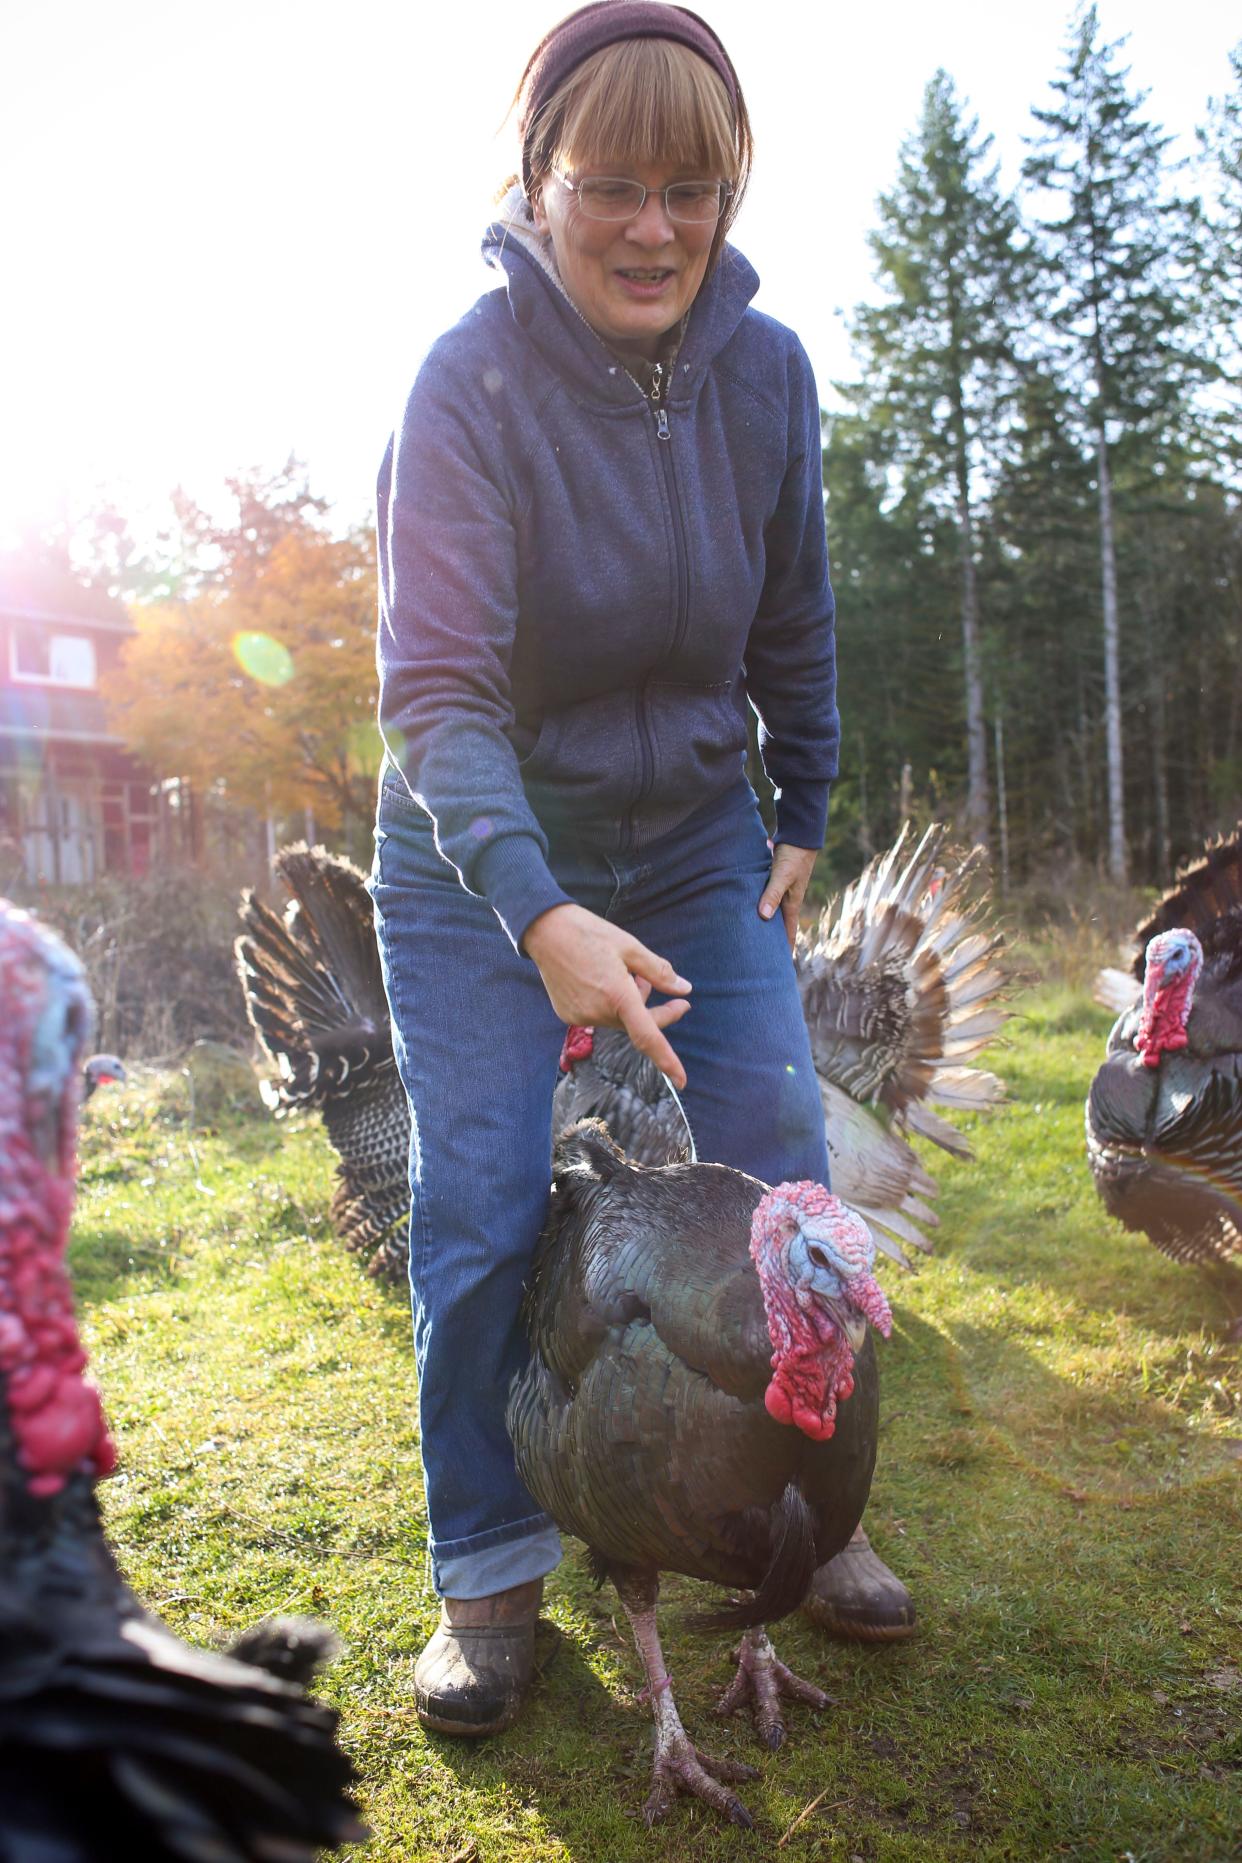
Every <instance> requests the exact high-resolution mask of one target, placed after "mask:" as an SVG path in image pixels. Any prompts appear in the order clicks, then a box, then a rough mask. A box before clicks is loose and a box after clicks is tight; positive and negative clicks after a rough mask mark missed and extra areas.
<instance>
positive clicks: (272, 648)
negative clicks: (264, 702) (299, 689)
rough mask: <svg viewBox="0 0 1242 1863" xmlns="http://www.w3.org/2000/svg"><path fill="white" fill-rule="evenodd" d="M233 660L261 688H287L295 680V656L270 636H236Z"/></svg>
mask: <svg viewBox="0 0 1242 1863" xmlns="http://www.w3.org/2000/svg"><path fill="white" fill-rule="evenodd" d="M233 658H234V659H235V660H236V661H237V664H238V665H239V666H240V667H241V669H242V672H243V673H248V674H249V675H250V677H251V679H254V680H257V681H258V683H259V684H260V685H261V686H287V685H288V683H289V681H290V680H291V679H292V678H293V655H292V654H291V653H290V651H289V649H288V648H287V647H285V646H282V645H281V643H280V641H278V640H273V639H272V637H271V635H270V634H234V636H233Z"/></svg>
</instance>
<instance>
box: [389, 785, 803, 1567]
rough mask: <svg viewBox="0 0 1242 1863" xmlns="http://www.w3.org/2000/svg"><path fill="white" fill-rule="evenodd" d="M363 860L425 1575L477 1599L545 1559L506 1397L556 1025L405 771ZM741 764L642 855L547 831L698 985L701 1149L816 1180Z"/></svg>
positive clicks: (563, 871)
mask: <svg viewBox="0 0 1242 1863" xmlns="http://www.w3.org/2000/svg"><path fill="white" fill-rule="evenodd" d="M375 839H376V854H375V867H374V872H373V875H372V883H371V884H372V892H373V895H374V900H375V919H376V926H377V930H378V934H379V946H380V954H381V959H382V962H383V968H384V982H385V987H386V989H387V991H388V1000H389V1004H390V1006H391V1009H392V1019H393V1030H394V1037H395V1048H396V1055H397V1065H398V1067H399V1068H400V1071H401V1078H402V1080H403V1081H404V1083H405V1088H406V1092H407V1093H408V1095H409V1099H410V1107H411V1112H412V1115H413V1136H412V1141H411V1157H410V1187H411V1193H412V1200H413V1209H412V1214H411V1219H410V1282H411V1288H412V1293H413V1306H414V1346H415V1355H416V1358H417V1362H418V1373H419V1423H420V1431H421V1439H422V1456H423V1467H424V1471H425V1474H426V1483H427V1512H428V1518H429V1522H430V1529H431V1531H430V1543H431V1557H432V1577H433V1581H434V1583H435V1587H436V1589H437V1591H439V1592H441V1593H445V1594H447V1595H448V1596H450V1597H455V1598H472V1597H485V1596H488V1595H489V1594H490V1593H492V1592H495V1591H502V1590H505V1589H506V1588H508V1587H509V1586H511V1585H519V1584H522V1583H524V1582H525V1581H526V1580H528V1579H533V1578H539V1577H541V1576H542V1575H543V1573H545V1572H548V1571H551V1569H552V1567H553V1566H554V1565H556V1563H557V1561H558V1560H559V1558H560V1543H559V1540H558V1538H557V1534H556V1530H555V1528H554V1527H553V1525H552V1522H551V1521H550V1520H549V1519H548V1517H547V1515H546V1514H544V1513H543V1512H542V1511H541V1510H540V1508H539V1507H538V1506H537V1504H536V1503H535V1501H534V1500H533V1499H532V1498H531V1496H530V1494H529V1493H528V1492H527V1490H526V1488H525V1487H524V1485H523V1484H522V1482H521V1481H520V1480H519V1478H518V1474H517V1470H516V1468H515V1466H514V1460H513V1448H512V1445H511V1443H510V1441H509V1437H508V1432H507V1431H506V1429H505V1422H504V1415H505V1403H506V1399H507V1396H508V1391H509V1386H510V1384H511V1382H512V1379H513V1377H514V1374H515V1373H516V1372H517V1371H518V1370H520V1368H521V1367H522V1365H523V1364H524V1362H525V1358H526V1343H525V1337H524V1334H523V1330H522V1326H521V1321H520V1317H519V1307H520V1303H521V1297H522V1288H523V1283H524V1281H525V1279H526V1276H527V1273H528V1271H529V1268H530V1263H531V1258H532V1255H533V1252H534V1249H535V1244H536V1242H537V1241H538V1238H539V1232H540V1229H541V1227H542V1224H543V1218H544V1213H545V1210H546V1206H547V1201H548V1185H549V1181H550V1172H551V1154H552V1119H551V1109H552V1093H553V1089H554V1088H555V1085H556V1081H557V1062H558V1060H559V1057H560V1052H561V1046H562V1042H563V1040H564V1034H565V1030H564V1026H563V1024H562V1023H561V1022H560V1020H559V1019H558V1017H557V1016H556V1014H555V1012H554V1011H553V1009H552V1005H551V1004H550V1003H549V1001H548V998H547V995H546V993H545V991H544V987H543V983H542V980H541V978H540V975H539V972H538V970H537V969H536V968H535V966H534V964H533V963H531V961H530V959H529V958H526V957H523V956H520V955H519V954H518V953H517V952H516V951H515V950H514V949H513V946H512V944H511V943H510V942H509V939H508V938H507V936H506V935H505V933H504V931H503V930H502V928H501V925H500V922H499V920H498V919H497V918H496V915H495V913H494V912H493V911H492V909H491V907H490V906H489V905H488V904H487V902H486V901H485V900H483V899H480V898H478V897H476V896H475V895H474V894H472V893H469V892H467V891H466V889H465V887H464V886H463V885H462V884H461V881H460V880H459V878H458V876H457V872H456V869H455V868H453V867H452V866H451V865H450V864H449V863H448V862H447V861H446V860H444V859H443V858H442V856H441V855H440V854H438V853H437V851H436V847H435V842H434V839H433V836H432V828H431V823H430V821H429V820H428V818H427V816H426V815H425V814H424V813H423V811H422V810H421V809H420V808H419V807H418V806H417V804H416V803H415V802H414V801H413V800H412V798H411V797H410V795H409V792H408V791H407V789H406V788H405V785H404V783H403V782H402V781H401V779H400V778H399V777H397V776H395V775H393V776H389V777H388V778H387V779H386V780H385V781H384V783H383V785H382V787H381V792H380V803H379V815H378V821H377V824H376V831H375ZM770 862H771V856H770V854H769V851H768V846H767V838H766V835H765V832H764V828H763V823H762V821H761V819H760V816H759V811H758V808H757V806H756V803H755V798H754V796H753V794H752V792H751V790H750V788H749V786H748V785H747V784H746V783H745V782H744V781H742V782H739V784H738V786H737V789H736V790H735V791H733V792H731V793H730V794H729V795H728V796H727V797H726V798H725V799H724V801H723V802H716V803H713V804H711V805H710V806H709V807H708V808H706V809H704V810H701V811H699V813H698V815H697V816H692V817H691V818H690V819H689V820H688V821H686V822H684V823H683V824H682V826H681V827H680V828H678V829H676V830H675V831H674V832H673V833H671V834H669V835H667V836H665V837H664V838H663V839H662V840H660V841H658V842H656V843H655V844H654V845H651V846H649V847H647V848H646V849H644V851H643V852H642V854H641V855H640V856H638V857H636V859H635V861H634V863H633V864H632V865H628V866H627V865H623V864H621V863H620V862H619V861H617V860H612V861H610V860H608V859H606V858H604V857H603V856H602V855H600V854H597V853H594V852H592V851H590V850H585V849H583V848H580V847H579V848H571V847H568V846H562V847H553V848H552V850H551V853H550V864H551V867H552V870H553V872H554V873H555V875H556V878H557V879H558V880H559V882H560V884H561V885H562V886H563V887H564V888H565V891H566V892H567V893H568V894H569V895H570V897H571V898H573V899H575V900H577V901H578V902H579V903H580V904H581V905H583V906H586V907H588V908H589V909H590V910H591V911H593V912H597V913H599V914H601V915H602V916H603V917H605V918H608V919H611V920H612V921H613V922H614V923H616V924H618V925H622V926H624V927H625V928H626V929H627V930H628V931H631V932H632V933H633V934H634V936H635V937H637V938H640V939H641V940H642V941H643V943H644V944H646V945H647V946H648V947H649V948H650V949H651V950H653V951H655V952H657V953H658V954H659V955H660V956H661V957H666V958H668V959H669V961H670V962H671V963H672V965H673V966H674V968H675V969H676V970H678V971H679V972H680V973H681V975H682V976H685V977H688V978H689V979H690V980H691V982H692V983H693V985H694V993H693V997H692V1003H693V1007H692V1008H691V1010H690V1013H689V1015H688V1016H686V1017H685V1019H684V1020H683V1021H681V1022H679V1023H678V1024H677V1027H676V1029H675V1030H673V1032H672V1039H673V1044H674V1046H675V1047H676V1049H677V1052H678V1054H679V1056H680V1058H681V1060H682V1063H683V1065H684V1066H685V1070H686V1080H687V1085H686V1090H685V1092H684V1094H683V1095H682V1096H681V1099H682V1104H683V1107H684V1109H685V1113H686V1117H687V1119H688V1120H689V1123H690V1129H691V1132H692V1133H693V1135H694V1143H695V1148H696V1151H697V1154H698V1156H699V1158H700V1159H702V1160H703V1161H704V1162H715V1163H723V1164H730V1165H733V1166H735V1167H736V1168H738V1169H740V1170H743V1171H749V1172H751V1173H752V1174H753V1175H754V1176H756V1177H760V1178H763V1179H764V1180H765V1181H766V1182H767V1183H779V1182H781V1181H782V1180H784V1179H791V1178H793V1179H796V1178H808V1177H809V1178H816V1179H818V1180H819V1181H820V1182H821V1183H827V1181H828V1152H827V1146H826V1143H825V1139H824V1122H823V1108H822V1103H821V1101H820V1095H819V1087H818V1083H817V1081H816V1078H815V1072H814V1068H813V1066H812V1062H811V1053H810V1043H809V1040H808V1037H807V1032H806V1025H805V1022H804V1021H803V1016H802V1009H801V1004H800V1000H799V996H798V989H797V985H796V982H795V978H794V969H793V965H792V962H791V961H790V956H789V946H788V943H787V941H786V937H785V931H784V926H783V923H782V920H781V916H780V914H779V913H778V914H777V915H776V917H775V918H774V919H771V920H764V919H761V918H760V917H759V914H758V912H757V910H756V907H757V905H758V901H759V895H760V893H761V892H762V890H763V886H764V883H765V881H766V879H767V875H768V870H769V866H770Z"/></svg>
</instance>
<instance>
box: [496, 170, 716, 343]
mask: <svg viewBox="0 0 1242 1863" xmlns="http://www.w3.org/2000/svg"><path fill="white" fill-rule="evenodd" d="M580 172H581V173H583V174H604V173H608V172H610V171H609V169H608V166H607V164H606V163H603V164H600V163H595V164H591V163H584V164H583V166H582V169H581V171H580ZM625 178H626V179H628V180H633V181H641V182H642V184H643V186H644V187H645V188H646V189H647V190H648V192H647V198H646V200H645V201H644V202H643V204H642V206H641V207H640V208H639V210H638V212H637V213H636V214H634V215H633V217H632V218H631V219H629V220H597V219H593V218H592V217H591V216H590V215H589V214H586V213H583V211H582V209H581V207H580V206H579V204H578V197H577V194H576V192H575V190H574V186H573V181H574V177H572V176H569V177H566V178H564V179H562V177H560V176H559V175H556V174H550V175H549V176H548V178H547V181H546V183H545V184H544V186H543V188H542V189H541V190H540V192H539V194H538V196H537V197H536V199H535V200H534V202H533V203H532V205H533V210H534V217H535V227H536V230H537V231H538V232H540V233H542V234H544V235H545V236H546V237H547V238H549V239H550V240H551V242H552V250H553V252H554V253H555V255H556V263H557V268H558V270H559V272H560V275H561V283H562V284H563V285H564V287H565V289H566V291H567V292H568V293H569V296H570V298H571V299H572V300H573V302H574V304H575V305H576V306H577V308H578V309H579V310H580V311H581V312H582V315H583V316H584V317H585V318H586V320H587V322H588V323H589V324H590V326H591V328H592V329H593V330H594V331H595V332H596V334H597V335H598V336H601V337H602V338H603V339H604V341H605V342H606V343H609V344H611V345H612V347H613V348H615V349H617V350H619V351H621V353H622V354H624V353H625V352H626V351H627V350H629V351H630V352H631V353H633V354H635V355H640V356H646V357H647V358H648V359H649V360H654V359H655V358H656V357H657V356H658V354H659V351H660V344H661V339H662V338H663V336H664V334H665V332H666V331H668V330H670V329H671V328H672V327H673V325H674V324H675V323H678V322H679V321H680V320H681V318H682V317H683V316H684V315H685V313H686V312H687V311H688V310H689V308H690V306H691V304H693V302H694V299H695V297H696V295H697V293H698V289H699V286H700V285H701V284H702V282H703V279H704V276H705V275H706V272H707V262H708V258H709V256H710V253H711V245H712V239H713V237H714V235H715V231H716V227H715V222H714V221H712V222H709V223H707V224H702V225H695V224H692V223H687V222H685V221H682V220H674V219H672V218H671V216H670V215H669V212H668V209H667V206H666V204H665V200H664V194H663V190H664V188H665V187H667V186H668V184H669V183H670V182H673V181H681V180H686V179H689V178H691V177H689V176H688V175H687V174H686V173H685V172H684V171H680V170H669V169H667V168H663V167H660V168H657V167H654V166H643V167H639V168H633V169H628V170H627V171H626V176H625ZM694 178H697V177H694Z"/></svg>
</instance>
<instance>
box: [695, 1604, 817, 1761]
mask: <svg viewBox="0 0 1242 1863" xmlns="http://www.w3.org/2000/svg"><path fill="white" fill-rule="evenodd" d="M734 1656H735V1659H736V1661H737V1674H736V1675H735V1676H734V1678H733V1680H732V1681H731V1682H730V1684H729V1686H728V1688H727V1689H726V1690H725V1692H724V1694H723V1695H722V1696H721V1698H720V1700H719V1702H718V1703H717V1706H716V1712H717V1714H735V1713H736V1712H737V1710H738V1709H739V1708H740V1707H741V1706H742V1704H743V1702H749V1703H750V1707H751V1715H752V1718H753V1720H754V1723H755V1732H756V1733H757V1734H758V1736H759V1738H760V1740H762V1741H763V1744H764V1745H765V1746H766V1747H767V1748H768V1749H769V1751H770V1752H773V1753H775V1752H777V1751H778V1750H779V1749H780V1748H781V1747H783V1746H784V1744H785V1733H786V1730H785V1718H784V1715H783V1714H782V1713H781V1705H780V1704H781V1701H782V1700H788V1701H805V1702H808V1703H809V1704H810V1706H811V1707H813V1708H827V1707H830V1706H831V1705H832V1697H831V1695H826V1694H825V1693H824V1691H823V1689H822V1688H816V1686H815V1684H814V1683H813V1682H804V1681H803V1680H802V1677H801V1676H799V1675H795V1674H794V1672H793V1670H792V1669H789V1668H787V1667H786V1666H785V1664H784V1663H783V1662H782V1661H781V1660H780V1658H779V1657H778V1655H777V1654H776V1651H775V1650H774V1649H773V1648H772V1644H771V1642H770V1640H769V1638H768V1635H767V1632H766V1631H765V1630H763V1629H762V1628H759V1629H757V1630H748V1631H747V1632H746V1635H745V1636H744V1637H743V1638H742V1641H741V1643H740V1644H739V1645H738V1647H737V1649H736V1650H735V1651H734Z"/></svg>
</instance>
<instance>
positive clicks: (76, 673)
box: [10, 623, 95, 690]
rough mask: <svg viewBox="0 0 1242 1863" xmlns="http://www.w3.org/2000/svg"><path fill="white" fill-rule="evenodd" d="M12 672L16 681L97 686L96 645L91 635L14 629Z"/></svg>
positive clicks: (52, 684)
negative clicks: (26, 680)
mask: <svg viewBox="0 0 1242 1863" xmlns="http://www.w3.org/2000/svg"><path fill="white" fill-rule="evenodd" d="M10 640H11V646H10V670H11V672H12V676H13V678H14V679H31V680H38V681H39V682H40V684H42V685H48V686H76V687H78V688H79V689H81V690H89V689H90V688H91V687H93V686H94V684H95V643H94V641H93V640H92V639H91V638H90V636H89V634H52V633H48V632H46V631H45V630H44V629H43V628H37V627H28V626H23V625H21V624H20V623H19V624H18V625H17V626H16V627H14V629H13V632H12V635H11V636H10Z"/></svg>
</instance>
